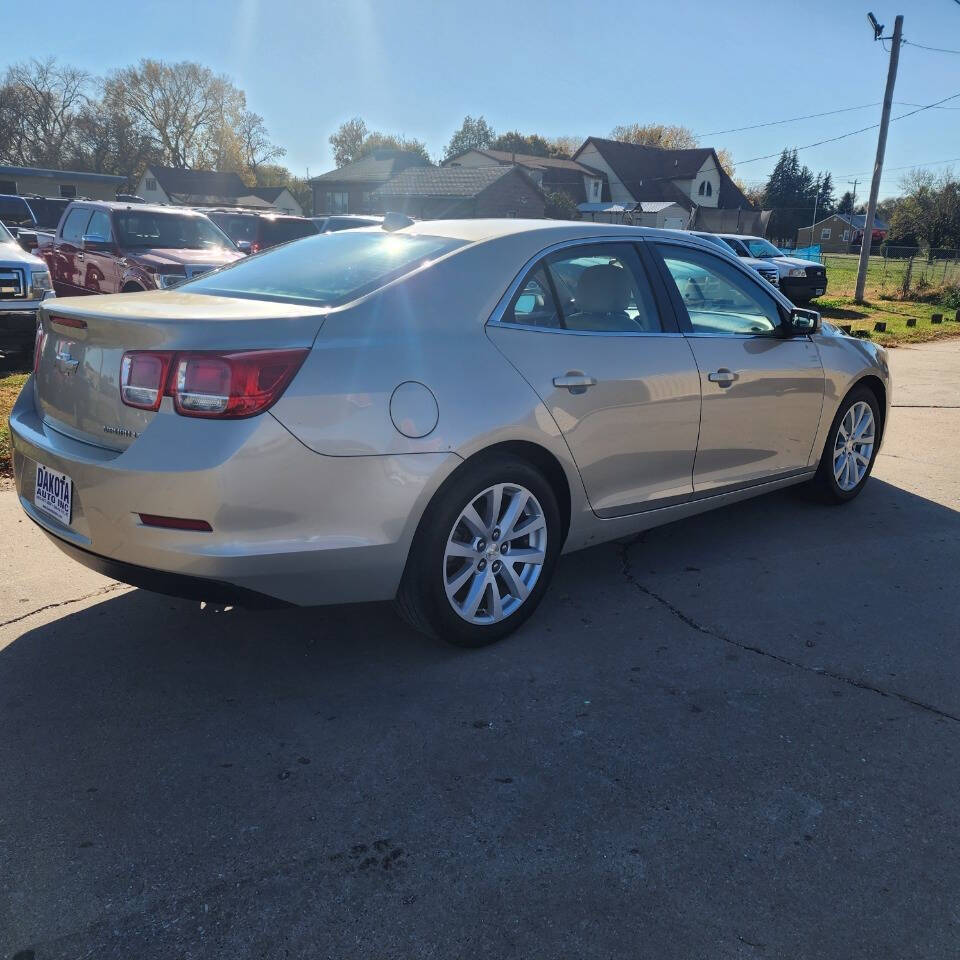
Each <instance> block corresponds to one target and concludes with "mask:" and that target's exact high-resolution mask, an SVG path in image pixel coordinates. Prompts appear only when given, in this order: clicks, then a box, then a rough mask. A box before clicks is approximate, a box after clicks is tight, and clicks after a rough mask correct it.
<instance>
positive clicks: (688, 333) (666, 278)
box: [649, 237, 810, 340]
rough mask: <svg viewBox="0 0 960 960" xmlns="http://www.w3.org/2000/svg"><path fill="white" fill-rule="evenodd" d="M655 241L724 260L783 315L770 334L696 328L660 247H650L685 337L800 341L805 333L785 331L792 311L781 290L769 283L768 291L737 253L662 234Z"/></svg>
mask: <svg viewBox="0 0 960 960" xmlns="http://www.w3.org/2000/svg"><path fill="white" fill-rule="evenodd" d="M651 240H652V241H653V243H654V244H655V245H657V246H665V247H676V248H678V249H680V250H690V251H692V252H694V253H703V254H706V255H707V256H713V257H716V258H717V259H718V260H721V261H722V262H723V263H725V264H727V266H729V267H731V268H732V269H734V270H736V271H738V272H739V273H740V275H741V276H743V277H745V278H746V279H747V280H748V281H749V282H750V283H752V284H753V285H754V286H755V287H756V288H757V289H758V290H759V292H760V293H761V294H762V295H763V296H765V297H767V298H768V299H770V300H772V301H773V303H774V305H775V306H776V308H777V312H778V313H779V314H780V326H779V327H777V329H776V330H772V331H770V332H769V333H720V332H716V333H708V332H707V331H701V330H694V329H693V324H692V323H691V321H690V314H689V312H688V311H687V305H686V304H685V303H684V302H683V297H681V296H680V291H679V290H678V289H677V284H676V282H675V281H674V279H673V276H672V275H671V273H670V270H669V268H668V267H667V265H666V263H665V262H664V259H663V257H662V256H661V255H660V253H659V251H658V250H655V249H651V250H649V255H650V256H651V257H652V258H653V259H654V260H655V261H656V263H657V268H658V270H659V273H660V277H661V280H662V281H663V283H664V285H665V286H666V289H667V295H668V296H669V297H670V300H671V302H672V303H673V307H674V310H675V311H676V314H677V318H678V320H679V323H680V329H681V330H682V331H683V336H685V337H689V338H698V339H699V338H701V337H710V338H712V337H724V338H725V339H727V340H799V339H801V336H799V335H798V336H789V337H787V336H785V335H784V334H783V332H782V331H783V330H784V329H785V328H786V325H787V322H788V318H789V310H788V309H787V308H786V307H785V306H784V305H783V303H782V302H781V301H780V298H779V296H776V295H775V293H776V294H779V293H780V291H779V290H777V291H775V292H772V291H774V288H773V287H770V284H767V286H768V287H770V290H765V289H764V288H763V286H761V283H763V282H764V281H763V278H762V277H761V276H760V274H758V273H755V272H754V271H753V270H752V269H751V268H750V267H745V266H744V265H743V264H742V263H740V261H739V258H738V257H737V256H736V254H731V256H730V257H727V256H726V254H724V253H723V251H722V250H721V251H720V252H719V254H717V253H714V252H713V251H712V250H709V249H704V248H703V247H702V246H700V245H696V246H695V245H694V244H692V243H684V242H683V241H681V240H674V239H672V238H671V239H666V238H660V237H651ZM802 337H803V338H805V339H807V340H809V339H810V334H803V335H802Z"/></svg>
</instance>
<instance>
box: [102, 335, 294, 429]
mask: <svg viewBox="0 0 960 960" xmlns="http://www.w3.org/2000/svg"><path fill="white" fill-rule="evenodd" d="M309 352H310V351H309V349H302V350H250V351H240V352H236V353H199V352H196V353H194V352H191V353H173V352H157V351H149V350H131V351H129V352H128V353H125V354H124V355H123V359H122V361H121V364H120V397H121V399H122V400H123V402H124V403H125V404H127V406H130V407H139V408H141V409H144V410H158V409H159V408H160V402H161V400H162V398H163V396H164V395H166V396H169V397H172V398H173V407H174V409H175V410H176V412H177V413H179V414H181V415H182V416H185V417H221V418H229V419H239V418H242V417H252V416H256V414H258V413H263V411H264V410H266V409H268V408H269V407H271V406H272V405H273V404H274V403H275V402H276V401H277V400H278V399H279V398H280V395H281V394H282V393H283V391H284V390H285V389H286V388H287V385H288V384H289V383H290V381H291V380H292V379H293V378H294V376H295V375H296V372H297V371H298V370H299V369H300V365H301V364H302V363H303V361H304V358H305V357H306V356H307V354H308V353H309Z"/></svg>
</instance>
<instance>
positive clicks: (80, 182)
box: [0, 166, 127, 200]
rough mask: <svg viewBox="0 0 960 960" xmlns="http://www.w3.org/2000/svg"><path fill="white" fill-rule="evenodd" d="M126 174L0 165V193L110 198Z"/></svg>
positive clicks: (118, 188)
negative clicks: (116, 175) (115, 174)
mask: <svg viewBox="0 0 960 960" xmlns="http://www.w3.org/2000/svg"><path fill="white" fill-rule="evenodd" d="M126 183H127V178H126V177H114V176H111V175H110V174H107V173H81V172H80V171H78V170H47V169H44V168H43V167H8V166H0V193H12V194H19V195H20V196H26V197H29V196H40V197H89V198H90V199H91V200H112V199H113V198H114V197H115V196H116V195H117V192H118V191H120V192H122V191H123V188H124V187H125V186H126Z"/></svg>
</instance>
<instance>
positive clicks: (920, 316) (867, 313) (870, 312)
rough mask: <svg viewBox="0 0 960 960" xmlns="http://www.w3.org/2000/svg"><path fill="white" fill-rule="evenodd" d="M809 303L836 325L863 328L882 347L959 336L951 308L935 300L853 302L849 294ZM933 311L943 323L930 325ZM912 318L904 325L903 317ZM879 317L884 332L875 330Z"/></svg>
mask: <svg viewBox="0 0 960 960" xmlns="http://www.w3.org/2000/svg"><path fill="white" fill-rule="evenodd" d="M810 306H811V307H812V308H813V309H814V310H819V311H820V315H821V316H822V317H823V318H824V319H825V320H829V321H831V323H835V324H837V325H838V326H841V325H846V324H849V325H850V329H851V333H855V332H856V331H858V330H864V331H867V332H868V333H869V334H870V339H871V340H873V341H875V342H876V343H880V344H883V345H884V346H885V347H890V346H896V345H897V344H900V343H925V342H926V341H928V340H940V339H943V338H944V337H957V336H960V323H957V322H956V321H955V320H954V319H953V316H954V313H955V311H954V310H948V309H947V308H945V307H940V306H937V304H935V303H918V302H917V301H916V300H867V301H865V302H864V303H862V304H857V303H854V302H853V297H852V296H850V297H820V298H819V299H817V300H815V301H814V302H813V303H811V304H810ZM935 313H941V314H943V323H942V324H939V325H936V326H934V324H932V323H931V322H930V318H931V317H932V316H933V314H935ZM911 318H912V319H915V320H916V326H914V327H908V326H907V320H908V319H911ZM878 320H881V321H883V322H884V323H886V325H887V329H886V332H884V333H879V332H875V331H874V329H873V327H874V324H875V323H876V322H877V321H878Z"/></svg>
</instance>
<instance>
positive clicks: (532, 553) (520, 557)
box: [504, 547, 544, 567]
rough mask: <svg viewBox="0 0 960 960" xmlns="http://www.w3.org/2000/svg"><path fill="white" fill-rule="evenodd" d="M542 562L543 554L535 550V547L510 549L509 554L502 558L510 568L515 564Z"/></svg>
mask: <svg viewBox="0 0 960 960" xmlns="http://www.w3.org/2000/svg"><path fill="white" fill-rule="evenodd" d="M543 561H544V552H543V551H542V550H537V549H536V547H517V548H515V549H512V550H511V551H510V553H509V554H508V555H507V556H506V557H504V562H505V563H507V564H509V565H510V566H511V567H512V566H513V565H514V564H515V563H537V564H541V563H543Z"/></svg>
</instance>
